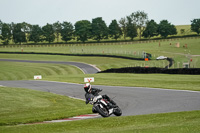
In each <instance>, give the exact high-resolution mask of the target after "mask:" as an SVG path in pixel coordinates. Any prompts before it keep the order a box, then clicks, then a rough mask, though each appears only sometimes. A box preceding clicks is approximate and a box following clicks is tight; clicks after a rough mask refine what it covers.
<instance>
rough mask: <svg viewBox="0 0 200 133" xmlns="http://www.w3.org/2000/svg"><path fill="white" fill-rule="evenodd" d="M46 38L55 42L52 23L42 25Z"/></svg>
mask: <svg viewBox="0 0 200 133" xmlns="http://www.w3.org/2000/svg"><path fill="white" fill-rule="evenodd" d="M42 31H43V36H44V40H46V41H48V42H49V43H51V42H53V41H54V40H55V34H54V29H53V25H52V24H48V23H47V24H46V25H45V26H43V27H42Z"/></svg>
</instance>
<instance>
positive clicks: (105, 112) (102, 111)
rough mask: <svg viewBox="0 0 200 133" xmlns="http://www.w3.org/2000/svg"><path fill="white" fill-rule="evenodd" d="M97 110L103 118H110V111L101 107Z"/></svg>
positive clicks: (97, 107)
mask: <svg viewBox="0 0 200 133" xmlns="http://www.w3.org/2000/svg"><path fill="white" fill-rule="evenodd" d="M95 109H96V111H97V112H98V113H99V114H100V115H101V116H102V117H108V116H110V115H109V112H108V110H107V109H106V108H105V107H103V108H101V107H100V106H96V107H95Z"/></svg>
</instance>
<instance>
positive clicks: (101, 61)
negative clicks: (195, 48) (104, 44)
mask: <svg viewBox="0 0 200 133" xmlns="http://www.w3.org/2000/svg"><path fill="white" fill-rule="evenodd" d="M0 58H2V59H18V60H40V61H46V60H47V61H75V62H83V63H87V64H93V65H96V66H97V67H98V68H100V69H101V70H106V69H110V68H121V67H129V66H132V67H134V66H141V67H143V66H149V67H152V66H154V65H157V66H159V67H165V66H166V65H168V64H169V62H168V61H166V60H165V61H156V60H151V61H148V62H145V61H136V60H129V59H120V58H111V57H88V56H60V55H53V56H52V55H20V54H0Z"/></svg>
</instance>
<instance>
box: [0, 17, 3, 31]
mask: <svg viewBox="0 0 200 133" xmlns="http://www.w3.org/2000/svg"><path fill="white" fill-rule="evenodd" d="M2 26H3V22H2V21H1V20H0V34H1V30H2Z"/></svg>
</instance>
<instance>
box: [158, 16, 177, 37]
mask: <svg viewBox="0 0 200 133" xmlns="http://www.w3.org/2000/svg"><path fill="white" fill-rule="evenodd" d="M158 33H159V34H160V35H161V36H162V37H163V38H166V37H167V36H168V35H175V34H177V30H176V27H175V26H174V25H173V24H171V23H169V22H168V21H167V20H162V21H160V24H159V25H158Z"/></svg>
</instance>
